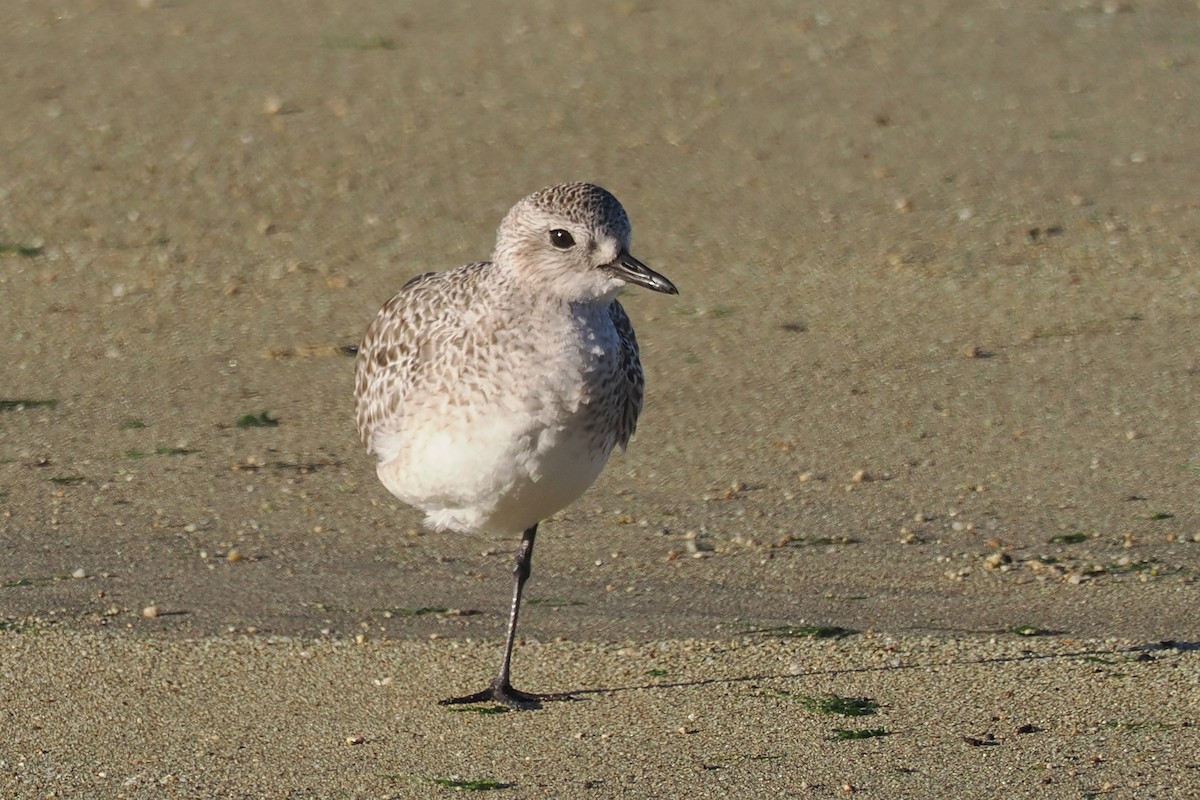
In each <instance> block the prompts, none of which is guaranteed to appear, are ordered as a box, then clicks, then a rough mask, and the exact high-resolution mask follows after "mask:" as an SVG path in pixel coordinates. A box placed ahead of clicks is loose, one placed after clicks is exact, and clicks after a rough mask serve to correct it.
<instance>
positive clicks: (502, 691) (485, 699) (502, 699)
mask: <svg viewBox="0 0 1200 800" xmlns="http://www.w3.org/2000/svg"><path fill="white" fill-rule="evenodd" d="M574 699H575V698H574V697H572V696H571V695H570V694H568V693H566V692H554V693H551V694H530V693H529V692H522V691H519V690H517V689H514V688H513V687H512V684H510V683H508V682H507V681H503V682H502V681H498V680H497V681H492V684H491V685H490V686H488V687H487V688H486V689H484V690H483V691H482V692H476V693H475V694H468V695H464V696H462V697H447V698H446V699H445V700H439V701H438V705H439V706H457V705H464V704H466V703H503V704H504V705H506V706H509V707H510V708H515V709H518V710H533V709H537V708H541V707H542V703H544V702H550V701H554V700H574Z"/></svg>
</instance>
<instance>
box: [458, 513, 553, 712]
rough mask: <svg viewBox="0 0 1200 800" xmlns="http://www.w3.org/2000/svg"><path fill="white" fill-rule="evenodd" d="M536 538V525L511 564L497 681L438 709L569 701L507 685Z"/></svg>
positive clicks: (527, 532) (519, 706)
mask: <svg viewBox="0 0 1200 800" xmlns="http://www.w3.org/2000/svg"><path fill="white" fill-rule="evenodd" d="M536 538H537V525H534V526H533V527H532V528H530V529H529V530H527V531H525V535H524V536H523V537H521V547H520V548H519V549H518V550H517V557H516V559H515V560H514V562H513V577H514V579H515V581H514V585H513V599H512V611H511V612H510V613H509V616H508V638H507V639H506V640H505V642H504V658H503V660H502V661H501V662H500V671H499V672H497V673H496V677H495V678H494V679H493V680H492V683H491V685H490V686H488V687H487V688H486V689H484V690H483V691H482V692H476V693H475V694H469V695H466V696H464V697H449V698H447V699H445V700H442V701H440V702H439V703H438V705H443V706H448V705H458V704H460V703H486V702H489V701H495V702H497V703H504V704H505V705H509V706H512V707H513V708H541V705H542V704H541V701H542V700H567V699H570V695H566V694H541V695H538V694H529V693H528V692H521V691H517V690H516V689H514V688H513V687H512V683H511V682H510V681H509V676H510V674H511V671H512V650H513V642H515V641H516V639H517V615H518V614H520V612H521V590H522V589H524V588H525V581H527V580H529V573H530V572H531V571H532V567H533V542H534V539H536Z"/></svg>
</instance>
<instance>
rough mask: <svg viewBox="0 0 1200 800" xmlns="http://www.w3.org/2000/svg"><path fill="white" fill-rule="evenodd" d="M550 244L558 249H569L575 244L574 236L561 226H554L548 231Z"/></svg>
mask: <svg viewBox="0 0 1200 800" xmlns="http://www.w3.org/2000/svg"><path fill="white" fill-rule="evenodd" d="M550 244H552V245H554V246H555V247H557V248H558V249H559V250H570V249H571V248H572V247H574V246H575V237H573V236H571V234H570V233H568V232H567V231H564V230H563V229H562V228H555V229H554V230H552V231H550Z"/></svg>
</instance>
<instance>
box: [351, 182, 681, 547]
mask: <svg viewBox="0 0 1200 800" xmlns="http://www.w3.org/2000/svg"><path fill="white" fill-rule="evenodd" d="M629 238H630V226H629V218H628V217H627V216H626V214H625V210H624V209H623V208H622V207H621V204H620V203H619V202H618V201H617V199H616V198H615V197H613V196H612V195H611V194H609V193H608V192H607V191H605V190H604V189H601V188H600V187H598V186H594V185H592V184H586V183H572V184H564V185H560V186H553V187H550V188H547V189H543V190H541V191H539V192H536V193H534V194H532V195H530V196H528V197H526V198H524V199H523V200H521V201H520V202H519V203H517V204H516V205H515V206H514V207H513V208H512V210H511V211H509V213H508V214H507V215H506V216H505V218H504V220H503V222H502V223H501V225H500V229H499V232H498V234H497V240H496V249H495V252H494V254H493V257H492V260H491V261H484V262H479V263H475V264H470V265H467V266H463V267H459V268H458V269H454V270H451V271H449V272H443V273H429V274H426V275H421V276H419V277H417V278H414V279H413V280H411V281H409V283H407V284H406V285H405V286H404V288H403V289H401V290H400V292H399V293H398V294H397V295H396V296H395V297H393V298H392V299H391V300H389V301H388V302H387V303H386V304H384V306H383V308H382V310H381V311H380V312H379V315H378V316H377V317H376V318H375V320H374V321H373V322H372V323H371V325H370V327H369V328H368V329H367V333H366V336H365V338H364V339H363V342H362V345H361V347H360V349H359V354H358V361H357V364H356V387H355V396H356V401H357V421H358V431H359V435H360V436H361V437H362V439H363V441H364V442H365V443H366V445H367V447H368V449H369V450H370V451H371V452H372V453H374V454H375V456H376V458H377V472H378V475H379V478H380V480H381V481H382V482H383V484H384V486H386V487H387V488H388V490H390V491H391V492H392V493H393V494H394V495H396V496H397V497H398V498H400V499H401V500H403V501H404V502H406V503H408V504H410V505H412V506H414V507H416V508H418V509H421V510H422V511H424V512H425V514H426V523H427V524H428V525H430V526H431V527H433V528H436V529H449V530H459V531H465V530H476V529H481V528H487V529H491V530H496V531H511V532H519V531H524V530H526V529H528V528H530V527H531V526H534V525H536V524H537V523H538V522H539V521H540V520H542V519H545V518H546V517H548V516H550V515H551V514H553V513H555V512H556V511H558V510H559V509H561V508H563V507H565V506H566V505H567V504H569V503H570V502H572V501H573V500H575V499H576V498H577V497H578V496H579V495H581V494H582V493H583V492H584V490H586V489H587V487H588V486H590V485H591V484H592V482H593V481H594V480H595V479H596V477H597V476H598V475H599V474H600V471H601V469H602V468H603V466H604V464H605V462H606V461H607V459H608V456H609V454H610V453H611V452H612V449H613V448H614V447H615V446H617V445H620V446H622V447H624V446H625V444H626V443H627V442H628V441H629V438H630V437H631V436H632V435H633V432H634V428H635V427H636V425H637V419H638V415H639V414H640V412H641V409H642V398H643V376H642V366H641V362H640V360H639V353H638V344H637V339H636V337H635V336H634V332H633V326H632V325H631V324H630V321H629V317H628V316H627V315H626V313H625V310H624V309H623V308H622V307H621V304H620V303H619V302H617V300H616V299H615V298H616V295H617V293H618V292H619V291H620V289H621V288H622V287H623V286H625V285H626V283H629V282H634V283H640V284H641V285H644V286H647V287H649V288H652V289H655V290H657V291H662V292H668V293H673V292H674V291H675V288H674V286H672V285H671V284H670V282H669V281H667V280H666V279H665V278H663V277H662V276H660V275H657V274H656V273H654V272H652V271H650V270H649V269H648V268H646V267H645V266H644V265H643V264H641V263H640V262H638V261H636V259H633V258H632V257H631V256H629V252H628V251H629Z"/></svg>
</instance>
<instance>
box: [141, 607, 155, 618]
mask: <svg viewBox="0 0 1200 800" xmlns="http://www.w3.org/2000/svg"><path fill="white" fill-rule="evenodd" d="M142 616H143V617H145V618H146V619H154V618H155V617H157V616H158V606H146V607H145V608H143V609H142Z"/></svg>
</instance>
